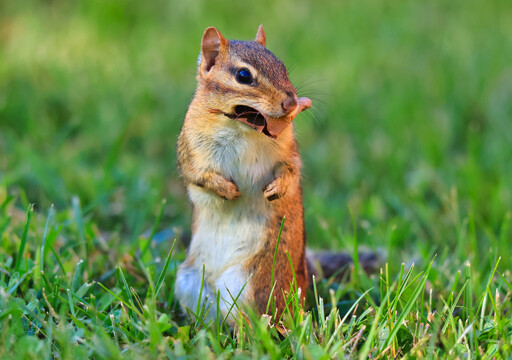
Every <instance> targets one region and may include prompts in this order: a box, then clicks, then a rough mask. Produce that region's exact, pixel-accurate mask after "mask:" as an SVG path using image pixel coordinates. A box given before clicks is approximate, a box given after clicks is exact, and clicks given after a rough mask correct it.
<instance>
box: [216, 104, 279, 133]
mask: <svg viewBox="0 0 512 360" xmlns="http://www.w3.org/2000/svg"><path fill="white" fill-rule="evenodd" d="M233 111H234V112H233V113H232V114H226V115H227V116H228V117H229V118H231V119H234V120H238V121H240V122H243V123H244V124H246V125H249V126H250V127H252V128H253V129H255V130H256V131H258V132H262V133H264V134H265V135H267V136H271V134H270V133H269V132H268V130H267V119H266V118H265V116H263V114H262V113H260V112H259V111H258V110H256V109H254V108H252V107H249V106H245V105H237V106H235V109H234V110H233ZM271 137H273V136H271Z"/></svg>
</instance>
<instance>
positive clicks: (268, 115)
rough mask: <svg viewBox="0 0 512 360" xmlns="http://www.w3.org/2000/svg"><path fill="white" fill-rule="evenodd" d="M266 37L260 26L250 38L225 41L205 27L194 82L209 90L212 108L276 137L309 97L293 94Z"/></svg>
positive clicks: (303, 107) (281, 65)
mask: <svg viewBox="0 0 512 360" xmlns="http://www.w3.org/2000/svg"><path fill="white" fill-rule="evenodd" d="M265 42H266V36H265V32H264V31H263V26H261V25H260V27H259V28H258V32H257V34H256V39H255V40H254V41H228V40H226V39H225V38H224V36H222V34H221V33H220V32H219V30H217V29H216V28H214V27H209V28H208V29H206V31H205V32H204V34H203V39H202V42H201V56H200V59H199V69H198V81H199V85H200V86H201V87H202V88H203V89H204V90H206V93H207V94H209V95H207V97H206V102H207V106H208V107H209V108H210V109H209V110H210V111H211V112H213V113H218V114H219V115H220V116H226V117H229V118H231V119H233V120H238V121H240V122H243V123H244V124H246V125H248V126H250V127H252V128H253V129H255V130H257V131H258V132H261V133H264V134H265V135H267V136H269V137H271V138H276V137H277V136H278V135H279V134H280V133H281V132H282V131H283V130H284V129H285V128H286V127H287V126H288V125H289V124H290V123H291V121H292V120H293V118H294V117H295V116H297V115H298V114H299V113H300V112H301V111H302V110H305V109H308V108H309V107H310V106H311V100H309V99H308V98H298V97H297V91H296V89H295V88H294V87H293V85H292V83H291V82H290V79H289V78H288V71H287V70H286V67H285V66H284V64H283V63H282V62H281V60H279V59H278V58H277V57H276V56H275V55H274V54H272V53H271V52H270V51H269V50H267V48H266V47H265Z"/></svg>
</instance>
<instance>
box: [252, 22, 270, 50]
mask: <svg viewBox="0 0 512 360" xmlns="http://www.w3.org/2000/svg"><path fill="white" fill-rule="evenodd" d="M254 41H256V42H257V43H258V44H261V45H263V46H265V44H266V43H267V36H266V35H265V30H263V25H260V27H259V28H258V32H257V33H256V39H254Z"/></svg>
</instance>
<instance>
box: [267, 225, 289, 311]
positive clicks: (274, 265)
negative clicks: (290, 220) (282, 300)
mask: <svg viewBox="0 0 512 360" xmlns="http://www.w3.org/2000/svg"><path fill="white" fill-rule="evenodd" d="M285 219H286V217H285V216H283V219H282V220H281V227H280V228H279V234H278V235H277V242H276V250H275V251H274V260H273V261H272V273H271V275H270V288H271V289H273V288H274V274H275V270H276V260H277V250H278V248H279V241H280V240H281V234H282V232H283V227H284V221H285ZM272 295H273V291H271V292H270V295H269V297H268V302H267V308H266V310H265V313H267V314H268V310H269V309H270V304H271V302H272Z"/></svg>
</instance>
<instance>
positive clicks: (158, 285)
mask: <svg viewBox="0 0 512 360" xmlns="http://www.w3.org/2000/svg"><path fill="white" fill-rule="evenodd" d="M174 245H176V239H174V241H173V243H172V246H171V250H169V254H168V255H167V259H166V260H165V264H164V267H163V268H162V271H161V272H160V275H158V280H157V281H156V286H155V289H156V290H155V297H157V296H158V293H159V292H160V289H161V288H162V285H163V282H164V278H165V273H166V272H167V269H168V268H169V263H170V261H171V255H172V252H173V250H174Z"/></svg>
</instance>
